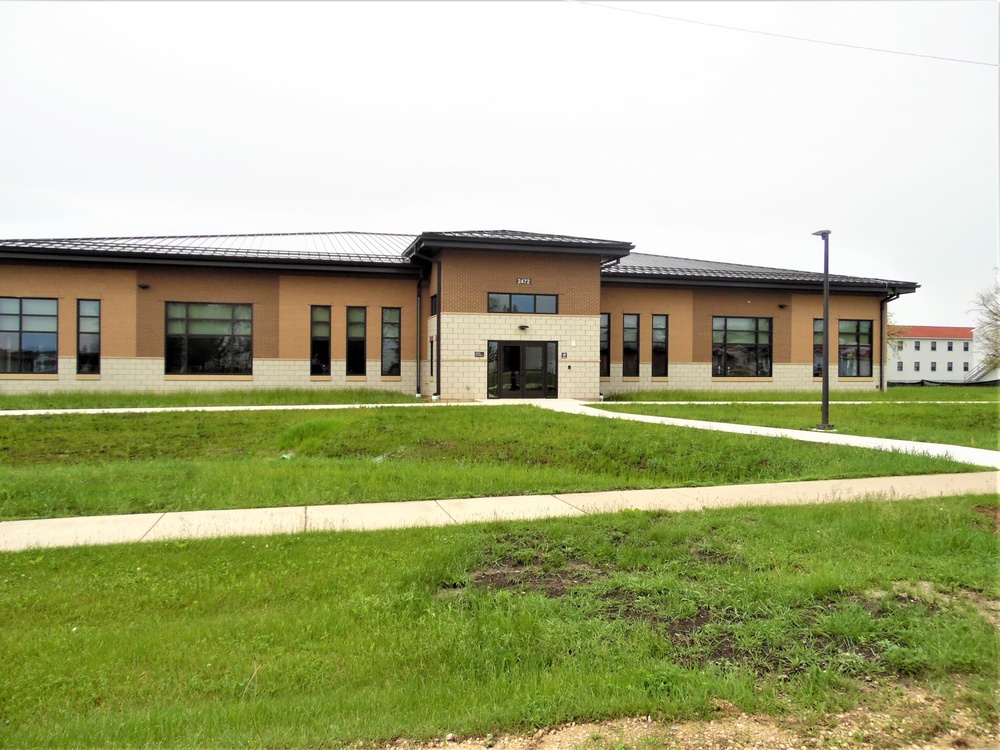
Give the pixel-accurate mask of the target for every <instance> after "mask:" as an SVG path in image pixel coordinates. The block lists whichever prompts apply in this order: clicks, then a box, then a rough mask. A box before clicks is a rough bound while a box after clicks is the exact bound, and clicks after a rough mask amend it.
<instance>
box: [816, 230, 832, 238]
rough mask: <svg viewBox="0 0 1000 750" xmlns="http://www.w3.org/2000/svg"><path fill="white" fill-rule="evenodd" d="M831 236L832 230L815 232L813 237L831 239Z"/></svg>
mask: <svg viewBox="0 0 1000 750" xmlns="http://www.w3.org/2000/svg"><path fill="white" fill-rule="evenodd" d="M829 236H830V230H829V229H820V230H819V231H818V232H813V237H824V238H826V237H829Z"/></svg>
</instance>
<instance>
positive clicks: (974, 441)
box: [599, 401, 1000, 450]
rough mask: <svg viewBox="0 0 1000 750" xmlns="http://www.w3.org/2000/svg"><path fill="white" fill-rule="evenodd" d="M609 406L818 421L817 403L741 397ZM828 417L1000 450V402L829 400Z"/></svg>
mask: <svg viewBox="0 0 1000 750" xmlns="http://www.w3.org/2000/svg"><path fill="white" fill-rule="evenodd" d="M599 408H601V409H605V410H607V411H616V412H627V413H630V414H648V415H651V416H656V417H675V418H677V419H701V420H705V421H708V422H730V423H735V424H749V425H759V426H764V427H784V428H787V429H792V430H809V429H812V428H814V427H815V426H816V424H817V423H818V422H819V421H820V416H821V410H820V406H819V405H818V404H808V405H807V404H766V403H760V402H756V401H740V402H736V403H732V404H638V403H624V402H623V403H612V404H600V405H599ZM830 422H832V423H833V425H834V426H835V427H836V429H837V432H840V433H844V434H847V435H866V436H868V437H880V438H896V439H899V440H916V441H921V442H928V443H945V444H947V445H966V446H972V447H975V448H988V449H991V450H997V448H998V447H1000V408H998V405H997V403H996V402H991V403H986V404H971V403H961V402H954V403H947V404H928V403H902V404H895V403H889V402H885V401H874V402H872V403H870V404H864V405H855V404H837V403H836V402H833V403H831V405H830Z"/></svg>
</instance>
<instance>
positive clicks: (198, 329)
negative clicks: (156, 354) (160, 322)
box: [164, 302, 253, 375]
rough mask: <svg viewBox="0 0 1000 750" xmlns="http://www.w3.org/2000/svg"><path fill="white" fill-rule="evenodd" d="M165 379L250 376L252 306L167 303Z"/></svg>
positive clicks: (251, 366)
mask: <svg viewBox="0 0 1000 750" xmlns="http://www.w3.org/2000/svg"><path fill="white" fill-rule="evenodd" d="M165 354H166V356H165V357H164V360H165V362H164V364H165V369H166V373H167V375H250V374H251V373H252V372H253V305H246V304H241V305H234V304H221V303H216V302H168V303H167V342H166V352H165Z"/></svg>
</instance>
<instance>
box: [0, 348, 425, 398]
mask: <svg viewBox="0 0 1000 750" xmlns="http://www.w3.org/2000/svg"><path fill="white" fill-rule="evenodd" d="M380 368H381V363H380V361H379V360H377V359H374V360H368V375H367V376H366V377H363V378H356V377H352V378H348V377H347V376H346V375H343V374H338V375H331V376H329V377H311V376H310V375H309V360H305V359H303V360H298V359H255V360H254V362H253V371H254V372H253V375H219V376H213V375H193V376H187V375H164V373H163V360H162V359H161V358H159V357H121V358H119V357H102V358H101V374H100V375H77V374H76V357H60V358H59V373H58V374H57V375H13V376H11V375H8V376H4V377H3V378H0V391H2V392H3V393H10V394H13V393H47V392H52V391H67V390H70V391H157V392H168V391H218V390H237V389H250V388H311V389H318V390H322V389H327V390H335V389H341V388H372V389H379V390H389V391H400V392H401V393H416V387H417V379H416V375H417V363H416V362H414V361H412V360H410V361H404V362H402V364H401V366H400V372H401V376H400V377H386V378H383V377H382V376H381V375H380V374H379V373H380ZM331 370H332V371H333V372H335V373H344V372H345V370H346V363H345V362H344V360H334V361H333V362H332V367H331Z"/></svg>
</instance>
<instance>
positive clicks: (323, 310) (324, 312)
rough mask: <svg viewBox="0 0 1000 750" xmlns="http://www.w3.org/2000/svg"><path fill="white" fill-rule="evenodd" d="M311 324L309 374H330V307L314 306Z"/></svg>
mask: <svg viewBox="0 0 1000 750" xmlns="http://www.w3.org/2000/svg"><path fill="white" fill-rule="evenodd" d="M310 321H311V322H310V324H309V339H310V344H309V374H310V375H329V374H330V307H329V305H313V306H312V312H311V314H310Z"/></svg>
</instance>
